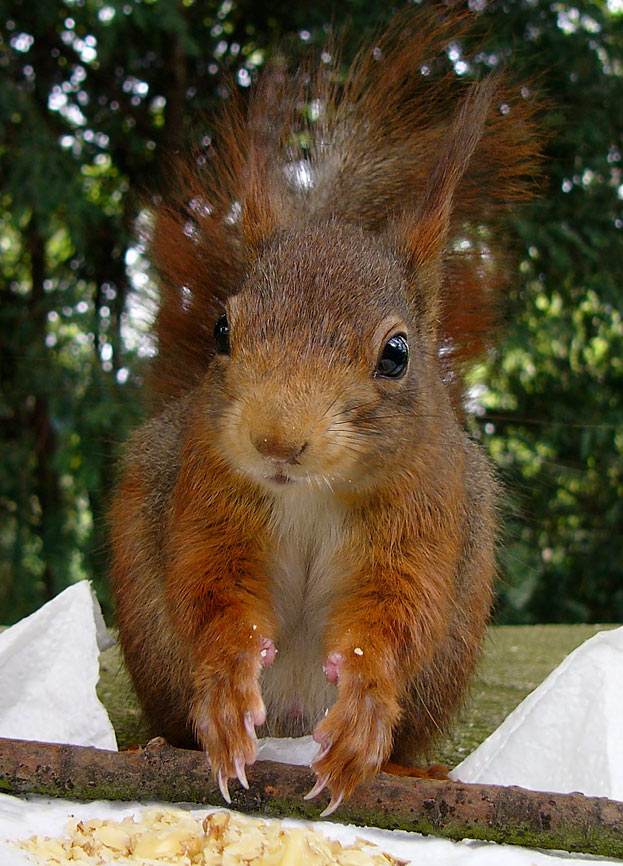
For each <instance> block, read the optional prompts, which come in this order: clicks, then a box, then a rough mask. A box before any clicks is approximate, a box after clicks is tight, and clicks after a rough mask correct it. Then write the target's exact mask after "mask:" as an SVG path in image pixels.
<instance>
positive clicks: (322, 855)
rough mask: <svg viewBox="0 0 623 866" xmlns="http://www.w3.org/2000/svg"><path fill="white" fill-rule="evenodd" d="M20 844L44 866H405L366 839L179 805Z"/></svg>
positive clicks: (79, 825)
mask: <svg viewBox="0 0 623 866" xmlns="http://www.w3.org/2000/svg"><path fill="white" fill-rule="evenodd" d="M15 844H16V845H17V847H19V848H20V849H21V850H22V851H25V852H26V853H27V854H30V855H31V856H32V857H34V862H36V863H38V864H42V866H43V864H46V866H48V864H50V866H71V864H75V863H81V864H83V866H105V864H109V863H115V864H121V866H405V864H404V861H401V860H397V859H396V858H394V857H392V856H391V855H389V854H385V853H384V852H383V851H381V850H380V849H379V848H378V847H377V846H376V845H375V844H374V843H372V842H367V841H365V840H363V839H357V840H356V841H355V842H354V844H353V845H342V844H341V843H340V842H337V841H333V840H331V839H329V838H327V837H326V836H324V835H323V834H322V833H319V832H318V831H316V830H313V829H312V828H311V827H310V828H307V827H306V828H298V827H297V828H293V827H284V826H283V824H282V823H281V821H276V820H271V821H264V820H261V819H259V818H249V817H247V816H245V815H239V814H237V813H235V812H229V811H225V810H219V811H218V812H212V813H210V814H209V815H207V816H206V817H205V818H203V819H201V818H199V817H195V815H193V814H192V813H191V812H186V811H183V810H182V809H173V808H151V809H144V810H143V813H142V815H141V817H140V819H139V820H136V819H135V818H124V820H123V821H112V820H101V819H99V818H93V819H91V820H89V821H77V820H76V819H75V818H74V819H72V820H70V821H69V822H68V823H67V825H66V827H65V833H64V835H63V836H61V837H58V838H55V839H53V838H49V837H47V836H32V837H31V838H30V839H25V840H22V841H20V842H17V843H15Z"/></svg>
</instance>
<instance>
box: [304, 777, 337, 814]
mask: <svg viewBox="0 0 623 866" xmlns="http://www.w3.org/2000/svg"><path fill="white" fill-rule="evenodd" d="M328 781H329V777H328V776H319V777H318V779H317V780H316V784H315V785H314V787H313V788H312V789H311V791H308V792H307V794H305V796H304V797H303V799H304V800H313V799H314V797H317V796H318V794H320V792H321V791H324V789H325V788H326V787H327V782H328ZM336 808H337V806H336Z"/></svg>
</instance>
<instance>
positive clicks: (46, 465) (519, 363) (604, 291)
mask: <svg viewBox="0 0 623 866" xmlns="http://www.w3.org/2000/svg"><path fill="white" fill-rule="evenodd" d="M472 7H473V9H472V12H471V13H470V14H474V15H475V14H476V12H475V11H474V10H476V8H477V7H478V8H480V5H479V4H478V3H477V2H473V3H472ZM391 11H392V10H390V9H388V10H386V13H385V14H386V15H387V16H389V15H390V14H391ZM347 19H350V22H351V27H350V29H349V31H348V38H347V40H346V41H345V47H344V51H345V53H346V54H348V53H349V52H350V51H351V50H352V49H353V47H354V46H356V44H357V43H358V42H359V39H360V37H361V35H362V32H363V31H365V30H367V29H369V28H370V27H372V26H373V25H374V24H376V23H377V19H378V5H377V4H374V3H372V2H370V0H348V2H342V3H341V4H335V3H332V2H330V0H327V2H321V3H317V4H315V5H314V7H313V8H304V7H303V6H300V5H296V4H292V3H286V2H285V0H277V2H271V3H265V2H261V0H239V2H234V0H220V2H215V0H40V2H38V3H37V4H36V5H34V6H33V4H32V3H30V2H28V0H0V70H1V71H2V80H1V82H0V189H1V190H2V192H1V193H0V252H1V262H0V272H1V275H2V277H1V281H0V291H1V292H2V302H1V306H0V333H1V334H2V364H1V369H0V379H1V391H0V423H1V427H0V429H1V436H2V453H3V459H2V461H1V462H0V621H3V622H12V621H14V620H16V619H18V618H19V617H21V616H23V615H24V614H26V613H28V612H30V611H31V610H32V609H34V608H35V607H37V606H38V605H39V604H41V603H42V602H43V601H44V600H46V599H47V598H49V597H51V596H52V595H54V594H55V593H56V592H58V591H59V590H60V589H61V588H62V587H63V586H65V585H66V584H67V583H69V582H71V581H74V580H77V579H79V578H81V577H84V576H89V577H92V578H93V579H94V581H95V584H96V587H97V588H98V591H100V595H101V596H102V598H103V599H104V600H105V601H106V599H107V594H106V589H105V586H106V582H105V572H106V555H105V537H106V528H105V526H106V517H105V515H106V509H107V503H108V499H109V495H110V490H111V487H112V485H113V483H114V463H115V456H116V454H117V451H118V447H119V444H120V443H121V442H122V441H123V440H124V439H125V437H126V435H127V431H128V429H129V428H130V427H131V426H132V425H133V424H134V423H136V421H137V419H138V418H139V417H140V416H141V413H142V407H141V381H142V372H143V366H144V364H145V359H146V357H147V356H148V354H149V351H150V344H149V340H148V339H147V338H146V336H145V335H144V333H143V331H144V328H145V323H144V317H142V316H141V310H140V309H139V307H138V306H137V303H136V291H137V289H138V288H140V287H141V286H142V285H143V284H144V283H145V281H146V280H148V276H147V272H146V265H145V261H144V252H145V251H144V248H143V241H142V239H141V235H140V222H141V213H142V209H143V204H142V203H143V202H144V201H145V200H146V199H145V196H146V195H147V194H148V193H152V192H158V191H159V190H160V189H162V188H164V187H165V186H166V182H167V176H166V156H167V154H168V153H170V152H172V151H175V150H176V149H179V148H181V147H183V146H185V144H186V143H187V142H188V141H189V140H191V139H192V138H193V135H196V134H197V132H198V133H199V134H202V130H205V128H206V121H205V120H201V118H204V117H206V116H209V114H210V112H211V111H212V110H213V109H214V108H215V107H216V106H217V105H218V103H219V101H220V100H222V99H224V98H227V86H225V85H224V80H225V79H224V78H223V73H224V72H225V73H228V74H230V75H231V76H232V77H233V79H234V80H235V81H237V83H238V85H239V86H240V87H241V88H243V89H244V88H246V87H247V86H248V85H249V84H250V82H251V81H252V80H253V78H254V77H255V75H256V72H257V69H258V67H259V66H261V65H262V64H263V63H264V62H265V60H266V58H267V56H268V55H269V54H270V52H271V50H272V48H273V47H274V45H275V44H276V42H277V41H278V40H283V37H284V36H286V35H288V34H291V35H292V36H291V38H290V39H289V40H288V41H286V42H285V43H284V44H285V45H287V46H288V50H289V51H291V53H292V54H293V56H297V54H298V53H299V52H300V51H302V49H303V48H305V46H306V45H307V44H308V43H310V42H311V43H314V42H315V43H317V44H321V43H322V39H323V34H324V32H325V30H326V26H327V23H328V22H330V23H332V24H333V25H334V26H335V27H336V28H338V29H340V27H341V26H342V25H343V23H344V22H345V21H346V20H347ZM478 21H479V22H480V23H481V24H482V30H483V33H485V34H486V36H485V38H486V40H487V46H488V48H487V52H485V53H481V54H480V55H479V56H478V57H477V58H476V59H475V61H474V62H475V63H476V64H480V65H496V64H497V63H499V62H500V61H502V60H512V65H513V66H514V67H516V68H517V70H518V73H517V74H518V76H520V77H522V76H527V77H529V78H530V79H534V82H535V85H536V87H537V88H539V89H540V90H542V91H543V92H544V93H545V95H546V107H545V110H544V126H545V128H546V129H547V132H548V136H549V137H548V141H547V145H546V153H545V157H546V175H545V179H544V180H543V182H542V186H543V190H542V196H541V198H540V200H539V201H538V202H537V203H536V204H534V205H533V206H531V207H530V208H527V209H526V210H525V211H523V212H522V214H521V218H520V219H518V221H517V222H516V225H515V232H516V238H517V248H518V251H519V253H520V256H519V258H520V261H521V268H520V274H519V280H518V281H517V284H516V287H515V289H514V290H513V293H512V295H511V296H510V298H509V303H508V316H507V318H508V329H507V336H506V339H505V341H504V343H503V345H501V346H500V347H499V349H498V351H497V353H496V354H494V355H493V356H492V357H491V358H490V359H489V360H488V361H487V363H486V364H485V365H483V366H482V368H480V369H479V370H478V371H477V372H478V378H477V379H475V380H474V381H475V382H481V383H486V386H485V384H481V385H480V386H479V388H478V389H477V390H475V392H474V393H475V395H476V399H475V405H476V408H477V410H478V411H477V413H476V414H474V415H473V416H472V418H471V421H472V424H473V429H474V432H475V433H476V435H478V436H480V437H481V438H482V440H483V442H484V443H485V444H486V446H487V447H488V448H489V450H490V452H491V454H492V455H493V456H494V458H495V459H496V461H497V463H498V465H499V467H500V471H501V474H502V476H503V478H504V480H505V481H506V484H507V489H508V490H509V491H510V492H509V503H508V504H509V509H508V511H509V517H508V520H507V536H508V538H507V544H506V548H505V552H504V553H503V571H504V583H503V588H502V594H501V611H500V616H501V618H502V619H503V620H504V621H536V620H546V621H548V620H581V619H587V620H590V619H600V620H615V619H618V620H621V619H623V588H622V587H623V580H622V577H623V573H622V569H623V566H622V565H621V557H620V547H621V530H622V528H623V520H622V514H621V510H622V506H621V503H622V502H623V495H622V494H623V433H622V432H621V431H622V430H623V417H622V415H623V407H622V403H621V384H622V378H623V361H622V360H621V359H622V358H623V351H622V349H623V346H622V342H623V331H622V323H621V295H622V292H623V289H622V280H621V266H620V249H621V232H622V230H623V229H622V225H623V213H622V207H621V205H622V202H621V195H623V192H622V191H623V186H622V182H623V181H622V178H621V151H622V141H621V138H622V134H623V109H622V107H621V106H622V105H623V99H622V97H623V87H622V83H623V71H622V65H621V64H622V62H623V61H622V58H623V35H622V33H623V23H622V22H623V15H622V14H614V13H611V12H609V11H608V7H607V6H606V5H605V3H604V2H603V0H596V2H590V3H589V2H587V0H582V2H581V3H577V4H575V5H574V6H570V5H566V4H563V3H556V2H553V3H545V2H543V0H530V2H522V0H506V2H491V3H489V5H488V6H487V7H486V9H485V11H484V12H482V14H480V16H479V18H478ZM297 34H298V35H297ZM464 50H465V53H466V56H467V54H468V53H469V46H467V45H466V46H464ZM198 118H200V120H197V119H198ZM193 129H194V130H195V132H194V133H193ZM479 413H480V414H479ZM483 413H484V414H483Z"/></svg>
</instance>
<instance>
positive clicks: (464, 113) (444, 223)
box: [399, 76, 498, 322]
mask: <svg viewBox="0 0 623 866" xmlns="http://www.w3.org/2000/svg"><path fill="white" fill-rule="evenodd" d="M497 90H498V81H497V79H496V78H495V77H494V76H490V77H489V78H487V79H486V80H485V81H484V82H482V83H480V84H475V85H472V87H471V88H470V91H469V93H468V95H467V97H466V98H465V100H464V102H463V104H462V105H461V107H460V109H459V111H458V112H457V115H456V117H455V119H454V121H453V123H452V124H451V126H450V127H449V129H448V131H447V133H446V136H445V138H444V141H443V146H442V148H441V151H440V153H439V155H438V157H437V159H436V160H435V162H434V163H433V168H432V171H431V173H430V175H429V177H428V181H427V182H426V185H425V187H424V192H423V194H422V196H421V198H420V200H419V202H417V203H416V206H415V207H414V209H413V211H411V212H410V213H409V212H407V213H406V214H405V216H404V217H403V219H402V220H401V221H400V223H399V237H400V241H401V243H402V245H403V248H406V252H407V256H408V258H409V259H410V260H411V264H412V266H413V269H414V271H416V272H417V273H418V274H419V275H420V277H421V278H423V279H425V280H426V281H427V282H429V283H430V282H431V281H432V282H433V283H436V282H438V281H439V279H440V269H441V260H442V254H443V251H444V247H445V244H446V241H447V238H448V232H449V229H450V220H451V216H452V209H453V202H454V195H455V192H456V189H457V186H458V185H459V183H460V181H461V179H462V177H463V175H464V174H465V171H466V169H467V167H468V165H469V162H470V160H471V158H472V156H473V154H474V151H475V150H476V148H477V146H478V143H479V142H480V140H481V138H482V134H483V132H484V129H485V124H486V121H487V117H488V116H489V112H490V109H491V105H492V103H493V100H494V97H495V94H496V92H497ZM431 288H433V289H434V286H431ZM427 297H428V300H429V303H430V304H431V305H432V307H433V308H432V309H431V310H429V312H430V313H431V316H432V321H433V322H435V321H436V320H437V318H438V310H437V309H436V308H435V306H436V304H437V303H438V299H436V298H435V295H434V292H433V294H432V295H430V294H429V293H427Z"/></svg>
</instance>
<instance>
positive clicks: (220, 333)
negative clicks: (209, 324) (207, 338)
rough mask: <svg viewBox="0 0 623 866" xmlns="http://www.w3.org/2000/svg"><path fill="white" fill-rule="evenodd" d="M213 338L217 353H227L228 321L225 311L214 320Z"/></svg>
mask: <svg viewBox="0 0 623 866" xmlns="http://www.w3.org/2000/svg"><path fill="white" fill-rule="evenodd" d="M214 340H215V342H216V351H217V352H218V353H219V355H229V322H228V321H227V316H226V315H225V313H223V315H222V316H219V317H218V319H217V320H216V325H215V326H214Z"/></svg>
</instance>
